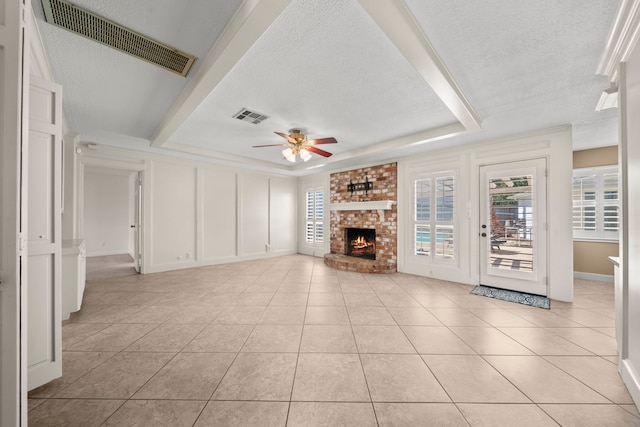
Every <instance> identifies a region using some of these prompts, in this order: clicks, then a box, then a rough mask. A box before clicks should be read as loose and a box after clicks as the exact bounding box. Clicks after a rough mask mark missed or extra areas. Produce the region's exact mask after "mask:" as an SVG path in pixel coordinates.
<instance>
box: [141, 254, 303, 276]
mask: <svg viewBox="0 0 640 427" xmlns="http://www.w3.org/2000/svg"><path fill="white" fill-rule="evenodd" d="M296 253H297V252H296V251H294V250H279V251H273V252H268V253H266V252H265V253H260V254H249V255H241V256H233V257H224V258H210V259H202V260H190V261H182V262H180V263H170V264H169V263H167V264H153V265H149V266H144V265H143V266H142V274H149V273H164V272H166V271H173V270H183V269H185V268H195V267H205V266H208V265H218V264H230V263H234V262H242V261H253V260H258V259H265V258H275V257H279V256H286V255H295V254H296Z"/></svg>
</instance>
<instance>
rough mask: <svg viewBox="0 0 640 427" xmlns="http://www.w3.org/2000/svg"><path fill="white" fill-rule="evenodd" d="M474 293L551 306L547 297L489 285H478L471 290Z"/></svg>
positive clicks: (535, 305)
mask: <svg viewBox="0 0 640 427" xmlns="http://www.w3.org/2000/svg"><path fill="white" fill-rule="evenodd" d="M471 293H472V294H474V295H480V296H483V297H489V298H495V299H499V300H502V301H509V302H515V303H518V304H524V305H530V306H532V307H538V308H546V309H547V310H549V309H550V308H551V301H550V300H549V298H547V297H543V296H540V295H533V294H527V293H525V292H518V291H510V290H507V289H498V288H492V287H491V286H485V285H478V286H476V287H475V288H473V290H472V291H471Z"/></svg>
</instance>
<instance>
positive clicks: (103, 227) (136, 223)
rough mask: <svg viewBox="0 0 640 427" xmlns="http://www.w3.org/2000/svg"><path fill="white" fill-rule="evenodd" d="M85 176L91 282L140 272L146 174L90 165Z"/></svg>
mask: <svg viewBox="0 0 640 427" xmlns="http://www.w3.org/2000/svg"><path fill="white" fill-rule="evenodd" d="M83 177H84V178H83V215H82V216H83V221H82V222H83V234H84V238H85V241H86V245H87V273H86V274H87V276H86V277H87V280H100V279H107V278H111V277H120V276H129V275H134V274H138V273H140V268H141V262H140V260H141V256H140V253H141V247H142V245H141V229H142V227H141V224H142V172H141V171H132V170H122V169H112V168H104V167H94V166H87V167H85V168H84V171H83Z"/></svg>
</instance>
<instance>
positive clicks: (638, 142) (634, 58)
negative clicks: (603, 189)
mask: <svg viewBox="0 0 640 427" xmlns="http://www.w3.org/2000/svg"><path fill="white" fill-rule="evenodd" d="M636 22H637V21H636ZM639 116H640V45H638V44H636V46H635V48H634V49H633V51H632V53H631V54H630V57H629V59H628V60H627V61H626V64H622V65H621V72H620V122H621V126H620V128H621V138H620V165H621V167H622V203H623V223H622V224H623V225H622V232H623V233H622V237H621V257H622V263H621V267H622V272H623V276H622V289H623V296H622V307H616V310H618V312H619V313H618V315H621V317H622V325H623V328H622V354H621V355H620V363H619V369H620V373H621V375H622V379H623V380H624V382H625V384H626V385H627V388H628V389H629V392H630V393H631V396H632V397H633V400H634V401H635V403H636V405H640V328H639V327H638V325H640V222H638V218H640V121H639V120H638V117H639ZM620 311H621V313H620Z"/></svg>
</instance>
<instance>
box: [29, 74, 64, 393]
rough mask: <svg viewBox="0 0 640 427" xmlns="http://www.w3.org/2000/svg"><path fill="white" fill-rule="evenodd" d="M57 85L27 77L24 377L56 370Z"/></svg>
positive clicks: (33, 379)
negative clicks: (28, 86) (25, 366)
mask: <svg viewBox="0 0 640 427" xmlns="http://www.w3.org/2000/svg"><path fill="white" fill-rule="evenodd" d="M61 92H62V89H61V87H60V86H59V85H56V84H54V83H51V82H47V81H44V80H40V79H36V78H33V77H32V78H31V86H30V92H29V142H28V144H29V147H28V151H27V153H28V155H27V159H28V160H27V162H28V163H27V165H28V174H27V177H28V178H27V183H26V189H27V191H26V197H27V201H28V212H29V213H28V228H27V229H28V234H27V254H28V257H29V259H28V270H27V272H28V273H27V280H28V282H27V283H28V285H27V382H28V388H29V390H32V389H34V388H36V387H39V386H41V385H43V384H46V383H48V382H49V381H51V380H53V379H55V378H58V377H60V376H61V375H62V318H61V311H62V274H61V269H62V268H61V267H62V257H61V253H62V245H61V235H62V233H61V219H62V209H61V207H62V197H61V194H62V191H61V190H62V181H61V178H62V173H61V172H62V135H61V133H62V126H61V123H62V101H61Z"/></svg>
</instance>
